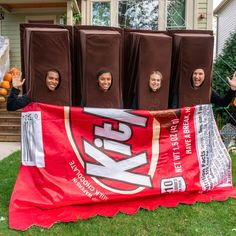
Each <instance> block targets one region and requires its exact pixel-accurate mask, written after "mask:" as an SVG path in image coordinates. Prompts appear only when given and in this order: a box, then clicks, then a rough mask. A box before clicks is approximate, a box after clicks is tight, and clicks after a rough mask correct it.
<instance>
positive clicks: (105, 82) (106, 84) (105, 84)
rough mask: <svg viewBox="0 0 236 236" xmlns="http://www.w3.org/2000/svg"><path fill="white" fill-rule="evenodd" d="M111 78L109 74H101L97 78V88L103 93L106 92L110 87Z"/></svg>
mask: <svg viewBox="0 0 236 236" xmlns="http://www.w3.org/2000/svg"><path fill="white" fill-rule="evenodd" d="M111 83H112V77H111V73H109V72H107V73H103V74H101V75H100V76H99V77H98V86H99V87H100V89H101V90H102V91H103V92H107V91H108V89H109V88H110V87H111Z"/></svg>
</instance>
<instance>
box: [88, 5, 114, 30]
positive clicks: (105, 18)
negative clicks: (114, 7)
mask: <svg viewBox="0 0 236 236" xmlns="http://www.w3.org/2000/svg"><path fill="white" fill-rule="evenodd" d="M92 4H93V5H92V24H93V25H102V26H110V25H111V3H110V2H93V3H92Z"/></svg>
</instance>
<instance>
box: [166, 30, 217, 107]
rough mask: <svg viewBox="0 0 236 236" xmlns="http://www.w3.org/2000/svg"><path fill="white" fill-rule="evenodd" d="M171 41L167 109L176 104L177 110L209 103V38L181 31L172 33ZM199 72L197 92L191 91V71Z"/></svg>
mask: <svg viewBox="0 0 236 236" xmlns="http://www.w3.org/2000/svg"><path fill="white" fill-rule="evenodd" d="M173 41H174V42H173V47H174V49H173V52H174V53H173V61H172V84H171V86H170V92H169V94H170V101H171V104H172V105H170V106H173V104H176V105H177V107H186V106H193V105H197V104H204V103H210V96H211V71H212V63H213V44H214V37H213V35H211V34H208V33H204V34H203V33H202V32H190V33H187V32H186V31H185V32H184V33H174V34H173ZM200 68H201V69H203V70H204V72H205V80H204V82H203V84H202V85H201V86H200V87H199V88H198V89H194V88H193V85H192V74H193V71H194V70H195V69H200ZM172 95H173V96H172ZM174 107H176V106H174Z"/></svg>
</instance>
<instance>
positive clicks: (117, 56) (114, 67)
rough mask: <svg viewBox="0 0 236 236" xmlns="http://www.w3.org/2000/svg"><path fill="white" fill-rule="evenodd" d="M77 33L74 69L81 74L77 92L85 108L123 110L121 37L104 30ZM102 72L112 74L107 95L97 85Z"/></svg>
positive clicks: (95, 29)
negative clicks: (79, 91) (99, 74)
mask: <svg viewBox="0 0 236 236" xmlns="http://www.w3.org/2000/svg"><path fill="white" fill-rule="evenodd" d="M75 31H77V32H76V34H77V36H76V42H75V44H77V46H76V48H77V50H76V54H77V60H76V67H75V68H76V70H79V71H76V74H77V75H79V78H80V85H79V86H77V89H81V97H82V104H83V105H84V106H87V107H103V108H122V92H121V73H122V66H121V65H122V34H121V33H120V32H119V31H117V30H111V28H110V30H107V29H106V28H103V27H101V28H100V27H96V28H93V29H91V27H81V28H80V27H77V28H75ZM78 44H79V45H78ZM79 55H81V57H80V58H79ZM102 69H105V70H108V71H110V72H111V74H112V86H111V87H110V88H109V90H108V91H107V92H103V91H102V90H101V89H100V88H99V86H98V82H97V73H98V72H99V71H100V70H102ZM77 97H79V96H78V95H77Z"/></svg>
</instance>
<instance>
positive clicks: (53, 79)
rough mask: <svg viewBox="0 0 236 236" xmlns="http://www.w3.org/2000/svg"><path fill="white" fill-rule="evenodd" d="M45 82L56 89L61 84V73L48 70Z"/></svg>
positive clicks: (52, 88) (51, 88)
mask: <svg viewBox="0 0 236 236" xmlns="http://www.w3.org/2000/svg"><path fill="white" fill-rule="evenodd" d="M45 82H46V86H47V87H48V89H49V90H50V91H54V90H55V89H57V86H58V85H59V74H58V73H57V72H56V71H48V72H47V77H46V81H45Z"/></svg>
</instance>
